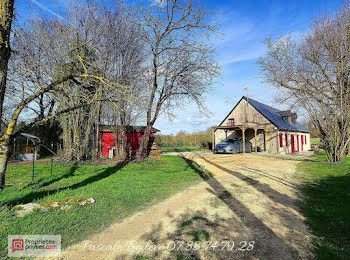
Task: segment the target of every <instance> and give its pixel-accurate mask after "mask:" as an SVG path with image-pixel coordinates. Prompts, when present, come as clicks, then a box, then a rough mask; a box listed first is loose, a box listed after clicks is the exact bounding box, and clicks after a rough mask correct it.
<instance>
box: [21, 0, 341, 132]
mask: <svg viewBox="0 0 350 260" xmlns="http://www.w3.org/2000/svg"><path fill="white" fill-rule="evenodd" d="M62 1H63V0H56V1H54V0H17V2H16V8H17V12H18V13H19V14H21V15H20V16H23V15H24V16H25V15H29V14H30V13H31V11H30V10H35V11H42V12H46V13H48V14H50V13H51V15H52V11H54V12H56V13H59V12H60V10H59V6H60V5H59V3H60V2H61V3H62ZM203 2H204V3H205V4H206V6H207V7H209V8H211V9H214V10H215V11H218V12H221V13H222V15H220V20H221V21H222V25H221V30H222V32H223V33H224V35H223V37H222V38H223V39H222V40H215V46H216V49H217V61H218V62H219V64H220V65H221V66H222V69H223V75H222V78H219V79H217V81H218V84H216V85H215V86H214V88H215V90H217V91H219V92H220V93H222V95H220V94H209V95H207V96H206V103H207V107H208V109H209V110H210V111H211V113H210V115H209V116H205V115H203V114H201V113H200V112H199V111H198V109H197V107H196V105H194V104H188V105H186V106H185V107H184V108H179V109H175V111H174V112H175V115H176V118H175V119H173V120H169V119H168V118H166V117H165V116H161V117H160V118H159V119H158V121H157V122H156V124H155V127H156V128H158V129H160V130H161V131H162V133H163V134H175V133H177V132H178V131H180V130H185V131H187V132H194V131H200V130H205V129H206V128H208V127H210V126H213V125H217V124H219V123H220V122H221V121H222V120H223V118H224V117H225V116H226V114H227V113H228V112H229V111H230V110H231V109H232V108H233V106H234V105H235V103H236V102H237V101H238V100H239V99H240V98H241V97H242V95H246V94H247V92H246V91H245V90H244V88H245V87H246V86H249V89H248V95H249V97H251V98H254V99H256V100H258V101H261V102H264V103H266V104H269V105H272V106H276V107H280V106H279V105H277V104H274V97H275V94H274V92H275V91H274V90H273V89H272V88H270V87H269V86H267V85H265V84H263V83H262V81H263V80H262V78H261V74H260V71H259V66H258V65H257V64H256V60H257V58H258V57H260V56H263V55H264V53H265V47H264V44H263V41H264V39H266V38H267V37H269V36H272V37H280V36H284V35H289V34H291V35H292V37H295V38H300V37H302V35H303V34H305V33H306V32H307V30H308V28H309V26H310V24H311V22H312V20H313V18H315V17H318V16H320V15H321V14H322V13H323V12H325V11H326V12H332V11H333V10H334V9H335V8H339V7H340V6H341V5H342V3H343V0H304V1H302V0H284V1H283V0H280V1H273V0H265V1H257V0H256V1H253V0H231V1H230V0H203ZM22 18H23V17H22ZM224 96H225V97H224Z"/></svg>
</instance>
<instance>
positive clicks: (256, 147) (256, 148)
mask: <svg viewBox="0 0 350 260" xmlns="http://www.w3.org/2000/svg"><path fill="white" fill-rule="evenodd" d="M257 131H258V129H256V128H255V129H254V135H255V152H256V153H257V152H258V144H257V140H256V133H257Z"/></svg>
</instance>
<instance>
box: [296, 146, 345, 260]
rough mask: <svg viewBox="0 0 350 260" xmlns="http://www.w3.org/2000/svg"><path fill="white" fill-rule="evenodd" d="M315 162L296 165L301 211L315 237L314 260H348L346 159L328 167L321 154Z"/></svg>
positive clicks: (325, 159) (329, 164) (315, 156)
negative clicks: (302, 198)
mask: <svg viewBox="0 0 350 260" xmlns="http://www.w3.org/2000/svg"><path fill="white" fill-rule="evenodd" d="M314 158H315V159H317V160H316V161H314V162H312V161H309V162H303V163H301V164H299V165H298V172H299V173H300V177H301V178H302V179H303V180H304V184H303V185H302V187H301V192H302V193H303V194H304V196H305V203H304V204H303V206H302V211H303V213H304V215H305V217H306V223H307V224H308V226H309V227H310V229H311V230H312V232H313V234H314V235H315V239H314V245H315V256H316V259H349V255H350V158H349V157H348V158H344V159H343V161H342V162H341V163H328V162H327V158H326V155H325V153H324V152H321V153H320V154H318V155H314Z"/></svg>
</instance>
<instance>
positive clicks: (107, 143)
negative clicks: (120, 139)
mask: <svg viewBox="0 0 350 260" xmlns="http://www.w3.org/2000/svg"><path fill="white" fill-rule="evenodd" d="M112 146H114V136H113V133H108V132H107V133H103V134H102V155H103V156H108V155H109V147H112Z"/></svg>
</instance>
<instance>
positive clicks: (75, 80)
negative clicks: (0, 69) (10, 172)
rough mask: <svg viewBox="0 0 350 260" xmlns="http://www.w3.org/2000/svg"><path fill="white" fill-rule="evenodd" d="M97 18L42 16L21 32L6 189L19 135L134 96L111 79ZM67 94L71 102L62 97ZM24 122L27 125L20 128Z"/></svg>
mask: <svg viewBox="0 0 350 260" xmlns="http://www.w3.org/2000/svg"><path fill="white" fill-rule="evenodd" d="M85 2H86V1H85ZM85 2H84V3H85ZM74 3H76V2H74ZM84 3H83V2H82V4H84ZM75 17H76V18H78V17H80V15H78V14H77V15H76V16H75ZM81 17H82V19H85V18H86V17H85V16H81ZM94 19H95V20H91V19H90V20H89V19H88V21H87V22H86V23H82V21H81V20H79V19H70V20H68V21H69V22H67V21H62V20H59V19H58V18H57V19H56V18H44V17H40V18H35V19H33V20H32V21H28V22H27V23H25V24H24V27H22V28H17V30H16V35H15V37H16V38H15V39H14V41H13V48H14V54H13V57H12V58H11V61H10V72H11V73H9V89H8V91H9V93H11V92H12V93H13V96H12V97H11V99H8V101H7V102H9V103H10V104H11V106H9V107H12V110H11V111H10V112H9V115H10V116H9V119H8V127H7V129H6V131H5V133H4V135H3V136H2V137H1V140H0V150H1V153H0V174H1V183H0V185H1V186H2V187H4V185H5V172H6V167H7V162H8V159H9V147H10V144H11V142H12V141H13V139H14V137H15V136H16V135H18V134H20V133H21V132H23V131H25V130H26V129H28V128H30V127H33V126H36V125H39V124H42V123H45V122H47V121H49V120H51V119H52V118H55V117H60V116H61V115H63V114H67V113H70V112H71V111H74V110H76V111H79V110H80V109H82V108H87V107H91V106H92V105H95V104H99V103H102V102H113V101H114V99H115V98H116V97H118V96H119V95H122V94H123V93H128V92H129V88H128V87H126V86H122V85H121V84H119V83H118V82H115V81H114V80H113V79H111V78H108V77H107V76H108V73H106V71H105V68H104V67H103V66H102V65H103V64H104V62H102V61H103V60H101V59H100V57H104V56H102V55H99V54H101V53H104V51H103V50H102V51H101V50H100V49H99V48H100V47H101V46H100V43H101V37H104V35H103V34H102V35H101V32H102V31H101V28H102V26H103V25H100V26H98V24H99V23H98V21H99V20H98V17H94ZM93 21H94V22H93ZM81 27H84V28H83V29H82V28H81ZM85 27H86V28H85ZM84 29H86V30H84ZM90 29H91V30H90ZM99 36H100V37H99ZM62 96H64V97H66V98H67V99H66V100H65V101H67V100H68V101H69V102H62V101H63V99H58V97H62ZM72 100H73V101H74V102H72ZM58 101H60V102H58ZM56 102H58V104H56ZM80 111H81V110H80ZM85 111H86V110H85ZM91 118H93V116H88V117H87V120H89V119H91ZM21 121H22V122H25V123H26V124H23V125H21V126H19V125H18V122H21ZM88 124H90V123H88ZM90 125H91V124H90Z"/></svg>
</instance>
